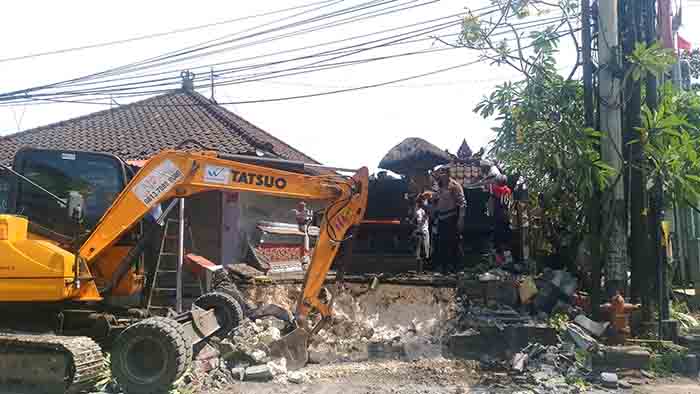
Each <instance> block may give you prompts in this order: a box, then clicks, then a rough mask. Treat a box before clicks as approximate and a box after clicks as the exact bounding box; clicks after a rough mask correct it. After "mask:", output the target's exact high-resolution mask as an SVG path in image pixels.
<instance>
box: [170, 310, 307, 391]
mask: <svg viewBox="0 0 700 394" xmlns="http://www.w3.org/2000/svg"><path fill="white" fill-rule="evenodd" d="M284 330H285V323H284V322H283V321H281V320H278V319H275V318H265V319H260V320H257V321H252V320H249V319H246V320H244V321H243V322H242V323H241V324H240V325H239V326H238V327H237V328H236V329H235V330H234V331H233V332H232V333H231V335H230V336H229V337H228V338H226V339H223V340H219V339H216V338H212V339H210V341H209V342H208V343H207V344H206V345H205V347H204V348H203V349H201V350H200V351H199V353H198V355H197V357H196V360H195V362H194V365H193V368H192V369H191V371H190V373H189V374H188V375H187V376H185V378H184V381H183V383H184V384H186V385H187V386H188V387H195V388H200V389H204V388H206V389H218V388H223V387H225V386H226V385H228V384H231V383H235V382H241V381H258V382H261V381H270V380H274V379H276V380H283V381H287V379H288V378H290V377H291V379H290V380H294V379H295V377H298V376H300V374H295V373H292V372H288V371H287V365H286V360H285V359H284V358H277V359H273V358H272V357H271V355H270V344H271V343H272V342H274V341H276V340H278V339H280V338H281V336H282V334H283V332H284ZM298 379H300V380H299V381H302V380H303V379H302V378H298Z"/></svg>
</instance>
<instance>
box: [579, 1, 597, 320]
mask: <svg viewBox="0 0 700 394" xmlns="http://www.w3.org/2000/svg"><path fill="white" fill-rule="evenodd" d="M592 41H593V40H592V37H591V2H590V0H581V61H582V63H583V110H584V116H585V122H586V123H585V125H584V126H585V127H590V128H594V127H595V111H594V104H593V60H592V59H593V57H592V55H591V52H592V50H591V45H592ZM600 217H601V215H600V190H599V189H598V187H596V188H595V190H594V192H593V198H592V200H591V205H590V207H589V209H588V219H589V231H588V232H589V234H590V240H589V241H590V243H589V247H590V250H591V267H592V269H591V286H592V288H591V307H592V312H593V316H594V318H596V319H597V318H599V317H600V304H601V299H600V279H601V253H600V252H601V247H600V246H601V236H600Z"/></svg>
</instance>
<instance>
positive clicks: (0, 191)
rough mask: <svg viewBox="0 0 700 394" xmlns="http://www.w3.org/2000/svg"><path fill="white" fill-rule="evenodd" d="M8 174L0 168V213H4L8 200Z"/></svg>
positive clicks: (6, 209)
mask: <svg viewBox="0 0 700 394" xmlns="http://www.w3.org/2000/svg"><path fill="white" fill-rule="evenodd" d="M7 177H8V175H7V174H5V173H4V171H2V170H0V213H6V212H7V211H8V207H9V201H10V180H9V179H7Z"/></svg>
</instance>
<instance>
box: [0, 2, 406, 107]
mask: <svg viewBox="0 0 700 394" xmlns="http://www.w3.org/2000/svg"><path fill="white" fill-rule="evenodd" d="M342 1H344V0H335V1H333V2H332V3H330V4H325V5H322V6H320V7H317V8H314V9H311V10H307V11H303V12H300V13H297V14H294V15H291V16H288V17H285V18H281V19H278V20H275V21H273V22H269V23H267V24H262V25H258V26H256V27H254V28H253V29H255V28H259V27H264V26H267V25H269V24H272V23H276V22H280V21H284V20H287V19H291V18H294V17H297V16H299V15H303V14H306V13H310V12H313V11H317V10H320V9H322V8H325V7H329V6H332V5H335V4H337V3H340V2H342ZM392 1H395V0H392ZM234 34H236V33H234ZM188 48H190V47H188ZM169 53H175V52H169ZM160 56H164V55H160ZM157 58H158V57H155V58H151V59H157ZM147 60H150V59H146V60H143V61H147ZM133 64H137V63H133ZM130 66H132V64H127V65H124V66H120V67H116V68H112V69H108V70H104V71H101V72H97V73H93V74H88V75H84V76H82V77H76V78H71V79H67V80H64V81H59V82H54V83H51V84H47V85H40V86H36V87H32V88H27V89H21V90H16V91H12V92H8V93H0V97H2V96H7V95H13V94H23V93H29V92H32V91H37V90H41V89H46V88H51V87H55V86H60V85H65V84H67V83H71V82H76V81H83V80H87V79H93V78H95V77H98V76H100V75H102V74H105V73H108V72H114V71H118V70H120V69H124V68H126V67H130Z"/></svg>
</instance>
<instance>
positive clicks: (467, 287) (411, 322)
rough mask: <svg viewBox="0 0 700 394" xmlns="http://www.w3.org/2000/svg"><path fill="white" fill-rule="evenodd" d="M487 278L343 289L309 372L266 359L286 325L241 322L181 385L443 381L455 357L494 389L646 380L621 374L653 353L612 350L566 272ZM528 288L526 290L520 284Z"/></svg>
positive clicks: (287, 290) (248, 291)
mask: <svg viewBox="0 0 700 394" xmlns="http://www.w3.org/2000/svg"><path fill="white" fill-rule="evenodd" d="M486 273H488V274H489V275H483V273H473V274H469V273H466V274H463V275H462V276H458V277H456V279H455V280H456V282H455V283H456V286H455V288H447V287H431V286H406V285H399V284H386V283H383V282H382V279H376V278H375V280H374V281H367V283H364V284H359V283H352V284H346V285H345V288H344V289H343V292H341V293H340V294H337V295H336V297H335V299H334V316H333V320H332V322H331V324H329V325H328V326H326V327H325V328H324V329H321V330H320V331H319V332H318V333H317V334H316V335H315V336H314V337H312V339H311V341H310V343H309V365H307V366H306V367H305V368H303V369H301V370H297V371H289V370H287V368H286V360H284V359H274V358H272V357H271V356H270V344H271V343H272V342H273V341H275V340H277V339H279V338H281V336H283V335H284V334H285V333H286V330H287V329H288V328H287V327H286V325H285V323H284V322H283V321H281V320H277V319H274V318H264V319H259V320H256V321H252V320H249V319H246V320H245V321H243V322H242V323H241V324H240V326H239V327H237V328H236V329H235V330H234V332H232V333H231V335H230V336H229V337H228V338H225V339H223V340H214V339H212V340H211V341H209V344H208V346H207V347H205V348H204V349H202V350H201V351H200V352H199V354H198V356H197V359H196V361H195V363H194V365H193V368H192V370H191V371H190V372H188V374H187V375H186V376H185V379H184V381H183V383H184V384H185V385H186V386H187V387H191V388H192V389H193V390H194V392H208V391H212V390H218V389H224V388H226V387H227V386H229V385H235V384H241V382H244V383H245V382H251V383H261V382H262V383H267V384H273V385H281V386H283V385H290V386H289V387H290V389H292V388H293V387H294V385H300V386H303V385H306V384H314V382H317V381H318V380H320V379H326V381H328V380H329V379H333V378H335V377H340V376H343V375H342V373H341V372H340V371H352V373H356V372H357V371H359V370H361V369H362V368H376V369H378V370H382V369H383V368H388V367H387V366H396V365H401V366H400V367H392V368H394V369H391V370H390V371H389V370H387V371H385V373H387V374H394V375H396V374H399V373H400V372H399V369H401V368H407V366H416V365H421V366H423V367H421V368H424V370H430V368H435V371H436V372H435V374H436V381H435V384H442V381H441V379H440V376H442V374H443V373H442V372H438V370H439V369H440V368H444V365H447V364H448V363H452V362H455V361H458V362H460V363H463V364H462V367H461V368H466V369H469V370H471V371H473V372H474V375H475V376H476V377H475V379H477V380H478V384H479V386H480V387H484V388H487V389H488V390H493V392H501V391H503V390H510V391H504V392H521V393H529V394H533V393H534V394H545V393H557V394H562V393H564V394H569V393H570V394H577V393H583V392H585V389H587V388H590V387H594V388H597V389H600V390H608V389H611V388H618V387H619V388H624V387H628V386H629V385H630V384H634V383H636V382H637V381H646V380H645V378H644V377H639V378H635V377H630V376H628V375H625V374H623V373H622V372H621V371H627V370H632V371H639V370H644V369H647V368H649V365H650V360H651V355H650V352H649V351H648V350H647V349H646V348H642V347H639V346H627V347H620V346H607V345H606V340H607V338H608V336H609V335H611V330H613V328H611V327H610V325H609V324H608V323H607V322H596V321H593V320H591V319H590V318H589V317H587V316H586V314H585V310H584V308H581V306H580V305H578V304H577V303H576V301H575V299H576V297H575V287H572V282H571V279H572V277H571V276H570V275H569V274H568V273H565V272H556V271H553V272H548V273H547V274H546V275H541V276H538V277H531V276H524V275H520V274H517V273H512V272H509V271H505V270H503V269H500V268H499V269H495V270H489V271H487V272H486ZM523 283H525V284H526V285H525V286H528V288H527V289H525V291H521V288H520V287H519V286H521V285H522V284H523ZM533 285H534V287H532V286H533ZM242 291H243V292H244V293H245V297H246V298H248V299H250V300H251V301H252V302H253V303H255V304H258V305H260V304H277V305H280V306H282V307H286V308H289V309H293V306H294V301H295V300H296V299H297V298H298V294H299V291H300V289H299V285H297V284H280V285H274V286H252V287H250V288H242ZM501 291H502V292H505V293H506V294H499V292H501ZM396 363H399V364H396ZM469 363H471V364H469ZM695 364H697V362H695ZM465 365H469V367H465ZM397 368H398V369H397ZM466 369H465V370H466ZM320 370H322V371H323V373H319V372H318V371H320ZM453 372H454V373H455V374H459V372H457V370H455V371H453ZM336 373H337V374H338V375H337V376H336V375H334V374H336ZM343 373H344V372H343ZM348 373H350V372H348ZM301 388H303V387H300V389H301ZM488 392H491V391H488Z"/></svg>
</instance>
